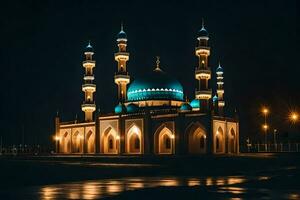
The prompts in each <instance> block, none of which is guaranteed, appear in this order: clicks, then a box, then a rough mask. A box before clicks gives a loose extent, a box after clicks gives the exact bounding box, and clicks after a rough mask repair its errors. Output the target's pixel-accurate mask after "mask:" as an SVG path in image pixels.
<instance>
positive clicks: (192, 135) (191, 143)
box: [188, 127, 206, 154]
mask: <svg viewBox="0 0 300 200" xmlns="http://www.w3.org/2000/svg"><path fill="white" fill-rule="evenodd" d="M188 149H189V153H191V154H202V153H206V133H205V131H204V130H203V129H202V128H200V127H198V128H197V129H196V130H194V131H190V132H189V135H188Z"/></svg>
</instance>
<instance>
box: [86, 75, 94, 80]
mask: <svg viewBox="0 0 300 200" xmlns="http://www.w3.org/2000/svg"><path fill="white" fill-rule="evenodd" d="M94 79H95V77H94V76H93V75H85V76H84V77H83V80H85V81H93V80H94Z"/></svg>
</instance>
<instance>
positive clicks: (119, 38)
mask: <svg viewBox="0 0 300 200" xmlns="http://www.w3.org/2000/svg"><path fill="white" fill-rule="evenodd" d="M121 40H127V35H126V33H125V32H124V31H123V29H122V30H121V31H120V32H119V34H118V36H117V41H121Z"/></svg>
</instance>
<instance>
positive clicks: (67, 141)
mask: <svg viewBox="0 0 300 200" xmlns="http://www.w3.org/2000/svg"><path fill="white" fill-rule="evenodd" d="M70 136H71V134H69V133H68V132H67V131H66V132H65V133H64V134H63V135H62V137H61V140H60V142H61V144H60V152H61V153H71V137H70Z"/></svg>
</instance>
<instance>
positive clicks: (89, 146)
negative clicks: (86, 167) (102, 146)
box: [86, 130, 95, 153]
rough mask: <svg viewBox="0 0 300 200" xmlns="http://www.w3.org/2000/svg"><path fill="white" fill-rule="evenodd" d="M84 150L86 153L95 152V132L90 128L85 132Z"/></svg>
mask: <svg viewBox="0 0 300 200" xmlns="http://www.w3.org/2000/svg"><path fill="white" fill-rule="evenodd" d="M86 150H87V153H95V133H94V132H93V131H92V130H89V131H88V132H87V134H86Z"/></svg>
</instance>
